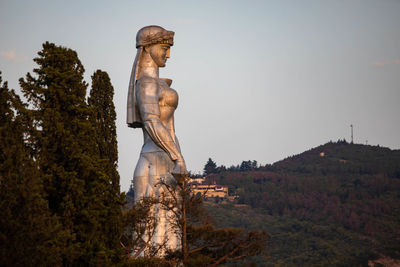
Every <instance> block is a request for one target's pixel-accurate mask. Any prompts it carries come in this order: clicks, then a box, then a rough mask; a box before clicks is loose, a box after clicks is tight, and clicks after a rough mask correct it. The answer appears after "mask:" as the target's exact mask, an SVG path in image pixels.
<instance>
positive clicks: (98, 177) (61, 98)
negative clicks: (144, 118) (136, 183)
mask: <svg viewBox="0 0 400 267" xmlns="http://www.w3.org/2000/svg"><path fill="white" fill-rule="evenodd" d="M38 55H39V56H38V57H37V58H35V59H34V61H35V62H36V63H37V64H38V65H39V67H38V68H36V69H34V71H33V72H34V73H35V74H36V76H35V77H34V76H32V75H31V74H30V73H28V74H27V75H26V78H25V79H22V78H21V79H20V85H21V87H22V91H23V93H24V96H25V97H26V98H27V99H28V101H29V103H30V104H32V106H33V107H34V109H33V110H32V111H31V112H32V117H33V119H34V123H35V126H36V129H37V131H36V132H35V135H34V137H35V152H36V154H35V157H36V160H37V162H38V164H39V166H40V169H41V170H42V172H43V174H44V190H45V192H46V195H47V200H48V203H49V208H50V210H51V212H52V213H53V214H55V215H57V216H58V217H59V218H60V220H61V222H62V225H63V227H64V229H66V230H68V231H70V232H71V233H72V234H73V235H74V236H75V239H72V240H70V244H71V246H70V247H69V248H68V251H67V254H65V255H64V258H63V264H65V265H71V264H73V265H82V264H84V265H99V264H103V265H107V264H109V263H110V261H111V260H112V258H113V256H114V251H113V250H112V249H110V247H109V246H108V244H107V240H108V238H107V236H105V235H107V233H104V232H102V230H103V225H102V223H104V221H105V220H106V218H107V215H108V212H109V211H108V210H107V208H106V207H107V202H105V199H106V197H105V195H107V192H108V188H109V178H108V175H107V174H106V173H105V172H104V170H103V168H102V164H101V161H100V158H99V153H98V149H97V143H96V138H95V136H96V132H95V129H94V128H93V126H92V124H91V123H90V121H89V119H88V118H89V115H90V112H91V111H90V108H89V107H88V105H87V103H86V101H85V97H86V89H87V84H86V83H85V82H84V80H83V73H84V67H83V65H82V64H81V62H80V60H79V58H78V55H77V53H76V52H75V51H73V50H71V49H68V48H65V47H61V46H56V45H55V44H53V43H49V42H46V43H44V44H43V49H42V50H41V51H40V52H39V53H38Z"/></svg>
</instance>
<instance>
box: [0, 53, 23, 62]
mask: <svg viewBox="0 0 400 267" xmlns="http://www.w3.org/2000/svg"><path fill="white" fill-rule="evenodd" d="M0 55H1V57H2V58H5V59H8V60H10V61H13V62H21V61H24V60H26V57H20V56H17V54H16V53H15V51H14V50H10V51H1V52H0Z"/></svg>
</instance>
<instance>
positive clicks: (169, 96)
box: [159, 84, 179, 109]
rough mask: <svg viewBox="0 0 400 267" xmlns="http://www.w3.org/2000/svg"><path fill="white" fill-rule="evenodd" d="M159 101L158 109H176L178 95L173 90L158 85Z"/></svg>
mask: <svg viewBox="0 0 400 267" xmlns="http://www.w3.org/2000/svg"><path fill="white" fill-rule="evenodd" d="M159 100H160V101H159V103H160V107H163V106H169V107H172V108H174V109H175V108H177V107H178V100H179V98H178V93H177V92H176V91H175V90H174V89H172V88H170V87H168V86H165V85H163V84H161V85H160V94H159Z"/></svg>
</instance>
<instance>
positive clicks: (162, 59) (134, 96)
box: [127, 26, 187, 254]
mask: <svg viewBox="0 0 400 267" xmlns="http://www.w3.org/2000/svg"><path fill="white" fill-rule="evenodd" d="M173 35H174V33H173V32H171V31H166V30H165V29H163V28H161V27H159V26H147V27H144V28H142V29H141V30H139V32H138V34H137V37H136V47H137V55H136V58H135V61H134V64H133V68H132V75H131V78H130V82H129V92H128V106H127V123H128V126H129V127H133V128H142V131H143V136H144V144H143V147H142V150H141V152H140V157H139V160H138V163H137V165H136V168H135V172H134V175H133V188H134V193H135V201H139V200H140V199H142V198H143V197H156V198H157V197H158V196H159V195H160V194H161V192H163V191H164V188H163V187H162V186H160V185H157V184H158V183H159V181H160V179H164V181H167V182H168V181H173V179H175V178H174V177H180V176H186V175H187V170H186V165H185V160H184V159H183V156H182V153H181V149H180V146H179V142H178V139H177V137H176V135H175V125H174V112H175V109H176V108H177V106H178V101H179V98H178V94H177V92H176V91H175V90H174V89H172V88H170V85H171V83H172V80H170V79H166V78H160V77H159V68H160V67H164V66H165V65H166V62H167V59H168V58H169V56H170V47H171V45H173ZM154 213H155V216H156V218H157V220H158V225H157V229H156V234H155V236H153V237H152V244H153V246H157V245H159V244H163V243H166V244H167V248H168V249H177V248H179V247H180V241H179V238H178V236H179V233H178V231H177V229H174V228H173V226H172V224H171V223H170V222H169V219H171V218H172V219H173V217H172V214H167V213H166V212H165V211H163V210H162V209H160V207H158V206H156V207H155V208H154ZM160 253H161V254H162V253H163V252H162V251H161V252H160Z"/></svg>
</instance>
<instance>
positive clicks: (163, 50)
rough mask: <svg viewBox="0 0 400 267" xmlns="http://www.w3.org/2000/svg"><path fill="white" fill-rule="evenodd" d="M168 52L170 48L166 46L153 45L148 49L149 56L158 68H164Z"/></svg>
mask: <svg viewBox="0 0 400 267" xmlns="http://www.w3.org/2000/svg"><path fill="white" fill-rule="evenodd" d="M169 52H170V46H169V45H168V44H154V45H151V46H150V47H149V54H150V56H151V58H152V59H153V60H154V62H155V63H156V64H157V66H159V67H165V63H166V62H167V58H169Z"/></svg>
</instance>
